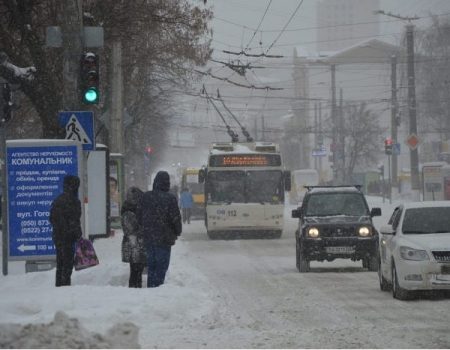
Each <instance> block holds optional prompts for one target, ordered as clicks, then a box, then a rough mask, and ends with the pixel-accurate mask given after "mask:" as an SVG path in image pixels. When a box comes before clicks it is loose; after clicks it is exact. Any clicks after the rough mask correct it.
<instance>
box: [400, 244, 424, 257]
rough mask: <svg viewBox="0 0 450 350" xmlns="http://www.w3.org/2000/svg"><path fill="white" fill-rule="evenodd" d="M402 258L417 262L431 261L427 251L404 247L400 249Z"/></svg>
mask: <svg viewBox="0 0 450 350" xmlns="http://www.w3.org/2000/svg"><path fill="white" fill-rule="evenodd" d="M400 256H401V257H402V259H405V260H415V261H422V260H430V258H429V257H428V254H427V252H426V251H425V250H421V249H414V248H410V247H404V246H403V247H400Z"/></svg>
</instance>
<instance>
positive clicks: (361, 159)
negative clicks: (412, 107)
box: [343, 103, 386, 181]
mask: <svg viewBox="0 0 450 350" xmlns="http://www.w3.org/2000/svg"><path fill="white" fill-rule="evenodd" d="M366 106H367V105H366V103H361V104H360V105H351V104H349V105H347V106H346V107H345V108H344V111H345V112H344V130H343V132H344V135H345V180H346V181H349V180H350V179H351V178H352V175H353V173H354V170H355V168H356V167H364V166H373V165H374V164H376V162H377V156H378V155H379V152H380V145H381V144H382V134H383V133H384V132H385V131H386V129H384V128H382V127H381V126H380V125H379V120H378V115H377V114H375V113H374V112H372V111H370V110H368V109H366Z"/></svg>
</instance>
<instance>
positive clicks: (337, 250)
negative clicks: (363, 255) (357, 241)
mask: <svg viewBox="0 0 450 350" xmlns="http://www.w3.org/2000/svg"><path fill="white" fill-rule="evenodd" d="M325 251H326V252H327V253H329V254H351V253H354V252H355V248H354V247H325Z"/></svg>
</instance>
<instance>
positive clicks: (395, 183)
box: [391, 55, 398, 187]
mask: <svg viewBox="0 0 450 350" xmlns="http://www.w3.org/2000/svg"><path fill="white" fill-rule="evenodd" d="M397 114H398V103H397V56H395V55H394V56H392V57H391V138H392V141H393V143H394V145H396V144H397V141H398V140H397V126H398V116H397ZM397 174H398V156H397V154H396V153H395V152H393V154H392V186H394V187H398V181H397V176H398V175H397Z"/></svg>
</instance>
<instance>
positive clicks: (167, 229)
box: [140, 171, 181, 287]
mask: <svg viewBox="0 0 450 350" xmlns="http://www.w3.org/2000/svg"><path fill="white" fill-rule="evenodd" d="M169 189H170V177H169V174H168V173H167V172H166V171H159V172H158V173H157V174H156V177H155V180H154V181H153V190H152V191H148V192H146V193H145V194H144V198H143V202H142V211H141V212H140V220H141V222H142V224H143V227H144V239H145V243H146V247H147V259H148V260H147V268H148V278H147V287H158V286H159V285H161V284H163V283H164V279H165V277H166V273H167V270H168V268H169V263H170V252H171V248H172V246H173V245H174V244H175V241H176V239H177V238H178V236H179V235H180V234H181V215H180V209H179V207H178V202H177V198H176V197H175V195H173V194H172V193H169Z"/></svg>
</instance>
